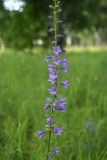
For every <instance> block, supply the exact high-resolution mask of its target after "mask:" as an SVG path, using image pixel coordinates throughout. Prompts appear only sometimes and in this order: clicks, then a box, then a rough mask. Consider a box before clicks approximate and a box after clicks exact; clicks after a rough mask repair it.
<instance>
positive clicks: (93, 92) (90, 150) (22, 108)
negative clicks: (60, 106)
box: [0, 51, 107, 160]
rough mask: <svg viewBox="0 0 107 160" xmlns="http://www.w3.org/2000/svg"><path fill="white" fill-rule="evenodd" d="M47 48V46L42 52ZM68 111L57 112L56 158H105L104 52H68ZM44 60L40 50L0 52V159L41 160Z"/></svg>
mask: <svg viewBox="0 0 107 160" xmlns="http://www.w3.org/2000/svg"><path fill="white" fill-rule="evenodd" d="M44 52H45V51H44ZM67 58H68V62H69V71H68V73H67V74H65V73H64V74H62V75H61V78H63V79H65V78H67V79H69V82H70V86H69V89H68V90H65V89H61V90H60V91H59V95H60V96H65V97H66V99H67V106H66V113H55V123H56V124H59V125H62V126H63V127H64V132H63V134H62V136H61V137H59V138H58V146H60V154H59V155H58V156H57V157H56V160H57V159H58V160H107V71H106V69H107V54H106V53H105V52H101V53H100V52H98V54H93V53H92V52H88V53H87V52H86V53H85V52H84V53H81V54H80V53H79V54H77V53H76V54H74V53H72V52H70V53H68V54H67ZM47 76H48V71H47V64H46V62H45V61H44V56H43V55H42V54H25V53H20V52H18V53H17V52H14V53H12V54H2V55H0V160H45V156H46V146H47V139H48V138H47V136H44V137H43V139H41V140H38V138H37V136H36V131H37V130H40V129H42V128H44V125H45V116H46V114H47V113H45V112H44V111H43V110H42V106H43V104H44V103H45V100H46V98H47V97H49V95H48V90H47V88H48V87H49V83H48V82H47Z"/></svg>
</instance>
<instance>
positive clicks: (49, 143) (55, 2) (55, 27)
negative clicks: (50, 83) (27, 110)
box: [46, 0, 57, 160]
mask: <svg viewBox="0 0 107 160" xmlns="http://www.w3.org/2000/svg"><path fill="white" fill-rule="evenodd" d="M56 4H57V0H54V15H53V16H54V29H55V32H54V38H55V45H57V39H56V35H57V24H56V20H57V9H56ZM56 87H57V79H56ZM54 99H55V95H54V96H53V102H54ZM53 113H54V112H53V107H52V106H51V117H53ZM51 128H52V124H51V125H50V131H49V139H48V150H47V157H46V160H48V154H49V152H50V145H51V137H52V134H51V133H52V131H51Z"/></svg>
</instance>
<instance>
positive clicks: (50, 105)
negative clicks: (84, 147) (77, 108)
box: [37, 0, 68, 160]
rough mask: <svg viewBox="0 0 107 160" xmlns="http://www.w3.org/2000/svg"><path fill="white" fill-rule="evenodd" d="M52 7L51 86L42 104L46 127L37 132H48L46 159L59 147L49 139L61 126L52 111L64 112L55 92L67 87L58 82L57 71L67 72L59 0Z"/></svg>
mask: <svg viewBox="0 0 107 160" xmlns="http://www.w3.org/2000/svg"><path fill="white" fill-rule="evenodd" d="M49 7H50V8H51V9H52V14H53V15H52V16H49V18H50V19H52V22H53V28H51V29H50V30H49V31H50V32H53V34H54V38H53V41H52V55H49V56H46V57H45V60H46V61H47V63H48V70H49V75H48V81H49V82H50V83H51V87H50V88H49V89H48V91H49V94H50V96H51V101H49V102H47V103H46V104H45V105H44V106H43V109H44V110H49V113H50V114H49V116H47V119H46V122H47V125H46V129H45V130H40V131H38V132H37V134H38V137H39V138H41V137H42V136H43V135H45V134H48V137H49V138H48V149H47V155H46V160H48V159H49V158H53V157H54V155H55V154H57V153H58V152H59V148H58V147H57V146H54V147H52V146H51V139H52V136H54V135H56V136H60V135H61V133H62V131H63V128H62V127H60V126H59V125H54V112H56V111H60V112H65V105H66V100H65V98H64V97H58V95H57V93H58V90H59V86H63V87H65V88H67V87H68V80H62V81H61V82H58V78H59V72H60V71H62V72H67V70H68V67H67V59H66V58H65V57H63V56H64V55H65V51H64V50H63V49H62V48H61V47H60V45H58V39H59V38H61V37H62V35H61V34H58V33H57V32H58V24H59V23H62V21H61V20H59V18H58V17H59V16H58V15H59V13H60V12H61V9H60V1H59V0H53V4H52V5H50V6H49Z"/></svg>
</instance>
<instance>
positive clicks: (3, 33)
mask: <svg viewBox="0 0 107 160" xmlns="http://www.w3.org/2000/svg"><path fill="white" fill-rule="evenodd" d="M22 1H23V2H25V5H24V6H23V11H9V10H6V9H5V7H4V5H3V0H0V39H2V41H3V42H4V44H5V45H6V46H7V47H17V48H24V47H33V45H34V41H35V40H36V39H43V40H45V39H46V38H47V32H46V31H47V30H48V27H49V20H48V18H47V17H48V15H49V13H50V11H49V7H48V6H49V2H51V0H50V1H49V0H43V1H42V0H22ZM61 5H62V9H63V13H62V18H63V19H64V21H65V24H66V27H67V28H69V29H72V30H74V31H83V30H84V29H86V28H87V29H88V30H90V31H92V30H99V29H100V28H106V26H107V0H82V1H80V0H61Z"/></svg>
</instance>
